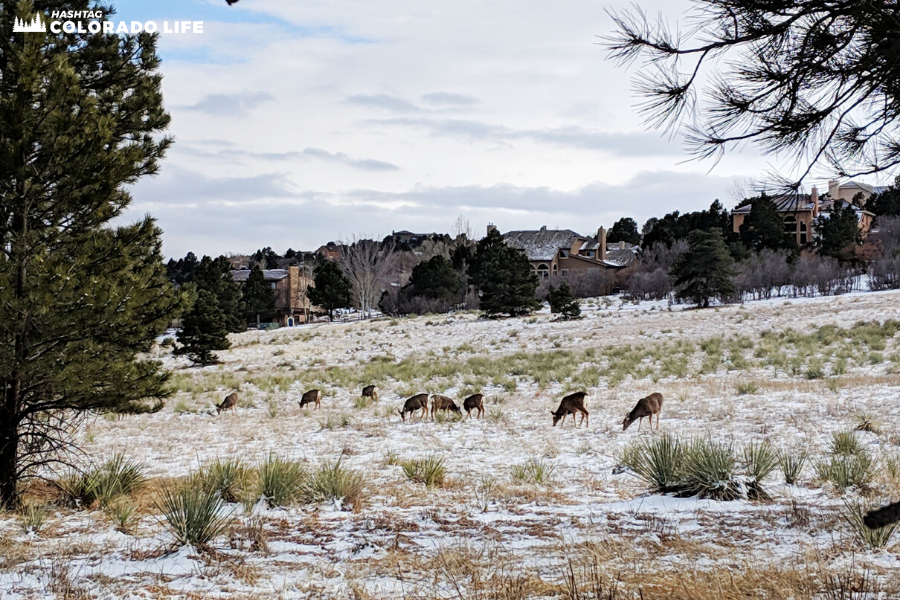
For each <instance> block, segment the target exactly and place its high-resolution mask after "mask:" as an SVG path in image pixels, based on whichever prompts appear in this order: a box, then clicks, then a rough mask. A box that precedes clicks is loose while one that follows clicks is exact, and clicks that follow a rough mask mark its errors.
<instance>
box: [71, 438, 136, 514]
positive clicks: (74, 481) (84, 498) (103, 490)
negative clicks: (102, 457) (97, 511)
mask: <svg viewBox="0 0 900 600" xmlns="http://www.w3.org/2000/svg"><path fill="white" fill-rule="evenodd" d="M54 484H55V485H56V487H57V488H59V491H60V493H61V494H62V497H63V501H64V502H65V503H66V504H67V505H70V506H74V507H76V508H88V507H90V506H92V505H93V504H94V503H95V502H98V503H99V504H100V505H101V506H105V505H107V504H109V503H110V502H112V501H113V500H115V499H116V498H118V497H120V496H125V495H128V494H131V493H133V492H136V491H137V490H139V489H140V488H142V487H143V486H144V485H145V484H146V478H145V477H144V474H143V468H142V467H141V466H140V465H139V464H138V463H136V462H135V461H133V460H132V459H130V458H127V457H126V456H125V455H124V454H122V453H121V452H119V453H116V454H113V455H112V456H111V457H110V458H108V459H107V460H106V461H104V462H103V463H101V464H100V465H99V466H97V467H94V468H91V469H88V470H87V471H85V472H83V473H79V472H77V471H69V472H68V473H66V474H64V475H63V476H62V477H60V478H58V479H57V480H55V481H54Z"/></svg>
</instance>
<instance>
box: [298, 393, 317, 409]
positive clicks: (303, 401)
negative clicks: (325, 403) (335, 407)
mask: <svg viewBox="0 0 900 600" xmlns="http://www.w3.org/2000/svg"><path fill="white" fill-rule="evenodd" d="M320 402H322V392H321V391H319V390H309V391H308V392H306V393H305V394H303V396H301V397H300V408H303V407H304V406H306V405H307V404H312V403H315V404H316V409H318V408H319V406H320V404H319V403H320Z"/></svg>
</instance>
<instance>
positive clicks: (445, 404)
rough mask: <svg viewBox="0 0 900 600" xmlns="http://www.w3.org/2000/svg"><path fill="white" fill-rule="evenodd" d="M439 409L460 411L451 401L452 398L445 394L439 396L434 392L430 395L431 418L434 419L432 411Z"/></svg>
mask: <svg viewBox="0 0 900 600" xmlns="http://www.w3.org/2000/svg"><path fill="white" fill-rule="evenodd" d="M439 410H449V411H453V412H462V411H460V410H459V407H458V406H457V405H456V402H454V401H453V398H449V397H447V396H441V395H440V394H434V395H433V396H431V420H432V421H433V420H434V413H435V412H437V411H439Z"/></svg>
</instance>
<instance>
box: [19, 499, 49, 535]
mask: <svg viewBox="0 0 900 600" xmlns="http://www.w3.org/2000/svg"><path fill="white" fill-rule="evenodd" d="M46 519H47V507H46V506H45V505H43V504H37V503H34V502H26V503H25V504H24V505H23V506H22V508H21V509H19V520H20V522H21V524H22V530H23V531H24V532H25V533H34V534H37V533H39V532H40V531H41V528H42V527H43V526H44V521H45V520H46Z"/></svg>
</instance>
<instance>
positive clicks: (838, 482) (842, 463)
mask: <svg viewBox="0 0 900 600" xmlns="http://www.w3.org/2000/svg"><path fill="white" fill-rule="evenodd" d="M876 470H877V465H876V462H875V461H874V460H873V459H872V457H871V456H869V453H868V452H866V451H865V450H862V449H860V451H859V452H857V453H855V454H833V455H831V456H830V457H829V459H828V460H827V461H822V462H820V463H819V464H818V465H816V471H817V473H818V475H819V479H821V480H822V481H828V482H831V484H832V485H834V487H835V488H837V489H838V491H840V492H841V493H843V492H845V491H847V488H850V487H852V486H856V487H858V488H863V489H865V488H866V487H868V485H869V483H871V481H872V479H873V478H874V477H875V474H876Z"/></svg>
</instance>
